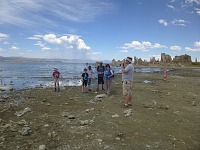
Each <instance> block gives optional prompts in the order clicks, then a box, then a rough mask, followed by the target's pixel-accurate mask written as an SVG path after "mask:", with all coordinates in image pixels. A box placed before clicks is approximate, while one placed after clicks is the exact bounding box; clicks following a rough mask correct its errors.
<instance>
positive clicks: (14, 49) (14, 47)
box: [10, 46, 20, 51]
mask: <svg viewBox="0 0 200 150" xmlns="http://www.w3.org/2000/svg"><path fill="white" fill-rule="evenodd" d="M10 49H11V50H13V51H17V50H19V49H20V48H18V47H16V46H12V47H11V48H10Z"/></svg>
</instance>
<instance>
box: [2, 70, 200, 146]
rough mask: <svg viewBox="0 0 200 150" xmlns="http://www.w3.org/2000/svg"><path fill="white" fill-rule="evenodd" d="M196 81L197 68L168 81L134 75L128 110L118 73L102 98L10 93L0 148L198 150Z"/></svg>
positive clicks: (66, 91)
mask: <svg viewBox="0 0 200 150" xmlns="http://www.w3.org/2000/svg"><path fill="white" fill-rule="evenodd" d="M199 77H200V69H199V68H175V69H174V70H171V71H170V72H169V75H168V78H167V80H163V74H161V73H135V80H134V90H133V91H134V94H133V105H132V106H131V107H128V108H122V107H121V106H122V104H123V101H124V96H123V95H122V83H121V74H117V75H115V78H114V80H113V87H112V91H111V94H110V96H108V97H104V95H102V98H95V96H97V95H99V94H104V93H105V91H102V90H100V91H99V93H95V89H93V91H92V92H88V93H82V92H81V87H63V88H62V89H61V91H60V92H53V89H50V88H48V89H43V88H35V89H32V90H23V91H18V92H17V91H10V93H9V97H4V98H3V97H1V101H0V149H2V150H4V149H5V150H13V149H20V150H25V149H28V150H32V149H42V148H46V149H48V150H66V149H67V150H68V149H69V150H77V149H80V150H92V149H95V150H102V149H108V150H122V149H124V150H132V149H136V150H137V149H138V150H146V149H151V150H155V149H158V150H161V149H162V150H163V149H166V150H177V149H178V150H179V149H180V150H189V149H190V150H199V149H200V94H199V89H200V78H199ZM4 99H5V100H4ZM4 101H6V102H4Z"/></svg>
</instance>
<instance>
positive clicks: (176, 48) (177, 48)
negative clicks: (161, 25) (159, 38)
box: [170, 46, 182, 51]
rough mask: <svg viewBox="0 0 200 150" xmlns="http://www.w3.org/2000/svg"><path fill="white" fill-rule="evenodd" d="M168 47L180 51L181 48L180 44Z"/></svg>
mask: <svg viewBox="0 0 200 150" xmlns="http://www.w3.org/2000/svg"><path fill="white" fill-rule="evenodd" d="M170 49H171V50H173V51H180V50H181V49H182V48H181V47H180V46H170Z"/></svg>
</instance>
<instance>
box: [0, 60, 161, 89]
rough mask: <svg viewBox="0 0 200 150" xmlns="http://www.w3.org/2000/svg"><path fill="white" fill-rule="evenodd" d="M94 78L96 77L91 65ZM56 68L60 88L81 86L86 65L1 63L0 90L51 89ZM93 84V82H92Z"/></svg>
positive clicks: (145, 69)
mask: <svg viewBox="0 0 200 150" xmlns="http://www.w3.org/2000/svg"><path fill="white" fill-rule="evenodd" d="M89 65H91V66H92V69H93V71H94V73H95V74H94V78H96V77H97V74H96V68H95V66H94V65H93V64H89ZM54 67H57V68H58V70H59V71H60V73H61V78H60V85H61V86H81V81H80V76H81V74H82V72H83V69H84V68H88V65H86V63H66V62H1V63H0V87H1V88H2V89H10V88H16V89H25V88H34V87H52V86H53V78H52V76H51V75H52V72H53V69H54ZM112 69H113V70H114V72H115V73H119V72H121V68H120V67H112ZM159 71H160V68H135V72H159ZM93 83H94V82H93Z"/></svg>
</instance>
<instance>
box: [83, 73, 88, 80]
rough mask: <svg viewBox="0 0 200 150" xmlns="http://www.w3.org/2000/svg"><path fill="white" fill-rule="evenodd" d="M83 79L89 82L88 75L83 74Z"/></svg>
mask: <svg viewBox="0 0 200 150" xmlns="http://www.w3.org/2000/svg"><path fill="white" fill-rule="evenodd" d="M82 77H83V81H87V80H88V73H83V74H82Z"/></svg>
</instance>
